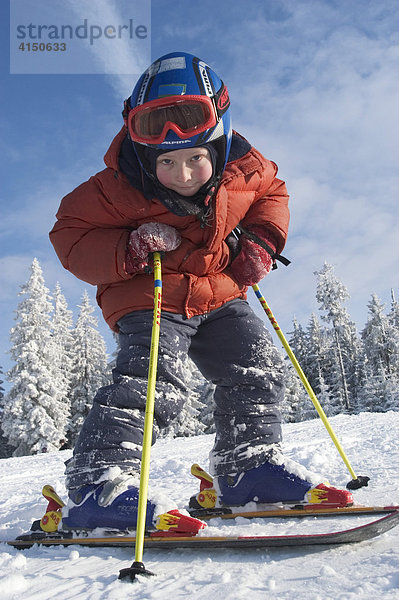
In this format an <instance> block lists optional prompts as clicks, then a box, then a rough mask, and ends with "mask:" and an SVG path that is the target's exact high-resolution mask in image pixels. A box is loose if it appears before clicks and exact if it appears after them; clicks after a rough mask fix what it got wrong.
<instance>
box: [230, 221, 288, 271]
mask: <svg viewBox="0 0 399 600" xmlns="http://www.w3.org/2000/svg"><path fill="white" fill-rule="evenodd" d="M233 233H234V234H235V235H236V237H238V238H240V237H241V235H245V237H247V238H248V239H249V240H251V241H252V242H255V244H258V246H261V247H262V248H263V249H264V250H266V252H268V253H269V254H270V256H271V257H272V259H273V261H276V260H278V261H279V262H281V263H282V264H283V265H285V266H286V267H288V265H290V264H291V261H290V260H288V258H286V257H285V256H282V255H281V254H277V253H276V252H275V251H274V250H273V248H272V247H271V246H269V244H266V242H264V241H263V240H262V239H261V238H260V237H258V236H257V235H255V234H254V233H252V232H251V231H249V230H248V229H245V228H244V227H243V226H242V225H241V223H240V224H239V225H238V226H237V227H235V228H234V229H233ZM272 268H273V269H277V265H276V263H275V262H274V263H273V267H272Z"/></svg>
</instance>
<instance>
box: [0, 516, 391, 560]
mask: <svg viewBox="0 0 399 600" xmlns="http://www.w3.org/2000/svg"><path fill="white" fill-rule="evenodd" d="M398 524H399V510H394V511H392V512H390V513H388V514H386V515H384V516H383V517H380V518H378V519H374V520H373V521H370V522H368V523H366V524H363V525H360V526H357V527H353V528H349V529H343V530H338V531H333V532H330V533H316V534H298V535H272V536H270V535H269V536H263V535H256V536H223V535H220V536H206V535H202V532H201V534H199V535H197V536H195V537H184V536H177V535H175V536H171V535H162V533H161V532H153V533H151V534H150V535H147V536H146V537H145V540H144V542H145V545H146V547H147V548H165V549H173V548H205V549H208V550H209V549H212V548H237V549H238V548H271V547H285V546H289V547H290V546H291V547H292V546H311V545H312V546H313V545H333V544H352V543H357V542H362V541H365V540H370V539H372V538H375V537H377V536H379V535H381V534H383V533H385V532H386V531H389V530H390V529H392V528H393V527H396V526H397V525H398ZM135 542H136V538H135V537H134V536H131V535H130V534H126V535H125V534H123V532H122V533H120V534H119V535H115V534H113V533H112V532H110V533H109V535H106V536H102V537H94V536H92V535H90V533H88V532H86V533H85V534H83V533H82V534H80V535H77V534H76V533H75V532H62V531H61V532H55V533H45V532H39V531H34V532H31V533H29V534H25V535H21V536H19V537H18V538H17V539H15V540H12V541H6V542H5V543H6V544H8V545H10V546H13V547H15V548H20V549H22V548H30V547H31V546H33V545H34V544H39V545H42V546H56V545H58V546H71V545H79V546H91V547H115V546H117V547H124V546H134V544H135Z"/></svg>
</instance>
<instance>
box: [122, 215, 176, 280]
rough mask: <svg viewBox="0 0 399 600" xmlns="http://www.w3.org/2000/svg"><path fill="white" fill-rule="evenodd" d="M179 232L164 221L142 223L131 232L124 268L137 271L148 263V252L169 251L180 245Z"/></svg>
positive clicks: (127, 270)
mask: <svg viewBox="0 0 399 600" xmlns="http://www.w3.org/2000/svg"><path fill="white" fill-rule="evenodd" d="M180 242H181V237H180V234H179V232H178V231H177V230H176V229H175V228H174V227H171V226H170V225H165V224H164V223H144V224H143V225H140V227H138V229H135V230H134V231H132V232H131V234H130V236H129V241H128V243H127V248H126V259H125V269H126V272H127V273H131V274H133V273H137V272H138V271H142V270H143V269H144V268H145V267H146V266H147V265H148V255H149V254H150V252H171V250H175V249H176V248H177V247H178V246H180Z"/></svg>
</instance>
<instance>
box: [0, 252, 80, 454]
mask: <svg viewBox="0 0 399 600" xmlns="http://www.w3.org/2000/svg"><path fill="white" fill-rule="evenodd" d="M20 296H22V298H23V299H22V300H21V302H20V303H19V304H18V307H17V310H16V317H15V320H16V325H15V327H13V328H12V329H11V333H10V340H11V344H12V346H11V350H10V354H11V356H12V359H13V360H14V362H15V364H14V366H13V367H12V368H11V369H10V371H9V372H8V374H7V377H8V380H9V381H10V382H11V383H12V384H13V385H12V388H11V389H10V391H9V392H8V393H7V394H6V397H5V399H4V410H3V418H2V428H3V432H4V435H5V437H6V439H7V441H8V443H9V444H10V445H11V446H12V447H13V448H14V451H13V455H14V456H22V455H26V454H35V453H38V452H50V451H54V450H58V448H59V446H60V442H61V440H63V439H64V438H65V434H66V424H67V418H68V409H67V405H66V403H65V397H64V395H63V385H62V381H61V378H60V374H59V370H58V368H57V365H58V357H57V348H56V345H55V344H54V341H53V338H52V333H51V313H52V311H53V306H52V303H51V298H50V295H49V290H48V289H47V287H46V286H45V283H44V278H43V273H42V269H41V267H40V264H39V261H38V260H37V259H34V260H33V263H32V266H31V275H30V277H29V280H28V281H27V283H26V284H25V285H23V286H22V288H21V292H20Z"/></svg>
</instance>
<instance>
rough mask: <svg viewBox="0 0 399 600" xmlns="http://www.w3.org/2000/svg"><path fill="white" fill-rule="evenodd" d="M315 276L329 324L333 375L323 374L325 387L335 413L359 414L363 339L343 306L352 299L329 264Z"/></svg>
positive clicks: (324, 315)
mask: <svg viewBox="0 0 399 600" xmlns="http://www.w3.org/2000/svg"><path fill="white" fill-rule="evenodd" d="M315 275H316V276H317V280H318V282H317V291H316V298H317V300H318V302H319V304H320V309H321V310H322V311H323V313H324V314H323V315H322V319H323V320H324V321H326V322H327V323H329V324H330V330H329V331H330V352H331V353H332V363H331V370H330V372H329V373H324V374H323V375H324V380H325V384H326V385H327V386H328V388H329V390H330V392H331V394H332V397H334V399H335V401H336V412H338V413H339V412H341V411H342V410H343V409H344V410H346V411H351V410H356V409H357V402H358V394H359V392H360V390H361V386H362V383H363V380H364V371H363V366H362V365H363V357H362V346H361V343H360V339H359V336H358V334H357V331H356V327H355V324H354V323H353V321H351V319H350V317H349V314H348V311H347V310H346V308H345V306H344V303H345V302H346V300H347V299H348V298H349V294H348V290H347V289H346V287H345V286H344V285H343V284H342V283H341V282H340V281H339V280H338V279H337V277H336V276H335V273H334V268H333V267H332V266H331V265H329V264H328V263H324V266H323V268H322V269H321V270H320V271H316V272H315Z"/></svg>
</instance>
